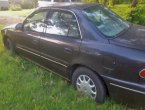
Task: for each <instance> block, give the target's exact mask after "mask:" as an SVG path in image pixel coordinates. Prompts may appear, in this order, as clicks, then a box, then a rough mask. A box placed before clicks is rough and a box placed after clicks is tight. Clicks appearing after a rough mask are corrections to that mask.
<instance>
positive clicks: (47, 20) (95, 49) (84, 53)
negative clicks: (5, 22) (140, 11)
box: [1, 3, 145, 105]
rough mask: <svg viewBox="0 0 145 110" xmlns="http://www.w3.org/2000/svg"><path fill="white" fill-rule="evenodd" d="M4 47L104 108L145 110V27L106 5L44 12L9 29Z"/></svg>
mask: <svg viewBox="0 0 145 110" xmlns="http://www.w3.org/2000/svg"><path fill="white" fill-rule="evenodd" d="M1 32H2V36H3V43H4V46H5V47H6V48H7V49H8V50H9V51H10V52H11V53H15V52H16V53H19V54H21V55H22V56H24V57H25V58H27V59H29V60H31V61H33V62H35V63H36V64H38V65H40V66H41V67H44V68H46V69H48V68H49V69H51V70H52V71H54V72H55V73H59V75H60V76H62V77H63V78H65V79H66V80H68V81H70V82H71V83H72V85H73V86H74V87H75V88H76V89H77V90H78V91H80V92H81V93H83V94H86V95H88V96H89V97H91V98H92V99H94V100H95V101H96V102H98V103H103V102H104V101H105V99H106V97H108V96H109V97H112V98H113V99H115V100H118V101H122V102H127V103H133V104H134V105H144V102H145V27H143V26H140V25H135V24H131V23H129V22H127V21H125V20H124V19H122V18H121V17H119V16H118V15H116V14H115V13H113V12H112V11H111V10H109V9H108V8H106V7H104V6H103V5H100V4H88V3H70V4H68V3H67V4H66V5H65V4H63V5H59V4H55V5H53V6H49V7H41V8H38V9H36V10H35V11H34V12H33V13H32V14H30V15H29V16H28V17H27V18H26V19H25V20H24V22H23V23H18V24H15V25H12V26H8V27H5V28H4V29H3V30H2V31H1Z"/></svg>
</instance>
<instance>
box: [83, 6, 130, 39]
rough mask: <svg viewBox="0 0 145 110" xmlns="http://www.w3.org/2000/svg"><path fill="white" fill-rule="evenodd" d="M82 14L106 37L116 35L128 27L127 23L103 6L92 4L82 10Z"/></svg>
mask: <svg viewBox="0 0 145 110" xmlns="http://www.w3.org/2000/svg"><path fill="white" fill-rule="evenodd" d="M83 14H84V15H85V16H86V17H87V18H88V20H89V21H90V22H91V23H92V24H93V25H95V27H96V28H97V29H98V30H99V31H100V32H101V33H102V34H104V35H105V36H107V37H108V38H112V37H115V36H117V35H118V34H119V33H121V32H123V31H124V30H126V29H128V28H129V23H127V22H126V21H124V20H123V19H121V18H120V17H118V16H117V15H116V14H114V13H113V12H112V11H110V10H109V9H107V8H105V7H103V6H99V5H97V6H93V7H89V8H87V9H84V10H83Z"/></svg>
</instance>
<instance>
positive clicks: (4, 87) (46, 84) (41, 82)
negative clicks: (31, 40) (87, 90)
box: [0, 25, 128, 110]
mask: <svg viewBox="0 0 145 110" xmlns="http://www.w3.org/2000/svg"><path fill="white" fill-rule="evenodd" d="M2 27H3V26H1V25H0V30H1V29H2ZM127 109H128V108H125V107H123V106H121V105H118V104H115V103H114V102H112V101H111V100H109V101H107V102H106V103H105V104H103V105H98V104H96V103H95V102H94V101H92V100H91V99H89V98H88V97H85V96H82V95H81V94H80V93H78V92H76V91H75V90H74V89H73V88H72V87H71V86H70V85H69V84H68V83H67V82H66V81H65V80H64V79H61V78H60V77H59V76H57V75H54V74H53V73H52V72H50V71H46V70H44V69H42V68H40V67H39V66H37V65H35V64H33V63H31V62H29V61H27V60H24V59H23V58H21V57H19V56H18V55H16V56H12V55H10V53H9V52H8V51H6V50H5V48H4V47H3V44H2V40H1V35H0V110H127Z"/></svg>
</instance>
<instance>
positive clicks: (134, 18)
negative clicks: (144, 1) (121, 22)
mask: <svg viewBox="0 0 145 110" xmlns="http://www.w3.org/2000/svg"><path fill="white" fill-rule="evenodd" d="M110 8H111V9H112V10H113V11H114V12H116V13H117V14H119V15H120V16H121V17H122V18H124V19H126V20H128V21H129V22H132V23H135V24H140V25H144V26H145V15H144V14H143V13H145V5H138V6H137V7H135V8H131V7H130V6H128V5H126V4H122V5H115V6H113V7H110Z"/></svg>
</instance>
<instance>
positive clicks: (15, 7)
mask: <svg viewBox="0 0 145 110" xmlns="http://www.w3.org/2000/svg"><path fill="white" fill-rule="evenodd" d="M10 10H12V11H20V10H22V8H21V5H19V4H11V5H10Z"/></svg>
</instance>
